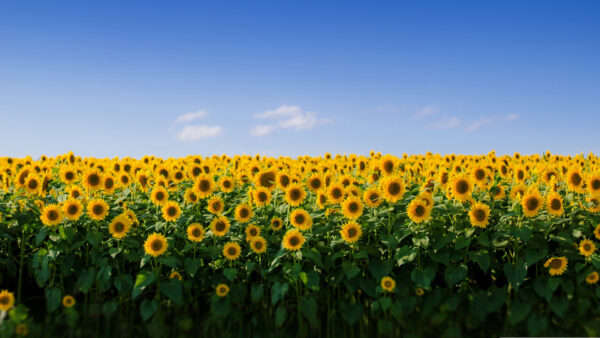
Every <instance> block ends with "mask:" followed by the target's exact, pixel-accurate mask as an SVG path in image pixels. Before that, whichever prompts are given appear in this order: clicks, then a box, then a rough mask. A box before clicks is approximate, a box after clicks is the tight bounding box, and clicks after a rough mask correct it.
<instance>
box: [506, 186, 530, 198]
mask: <svg viewBox="0 0 600 338" xmlns="http://www.w3.org/2000/svg"><path fill="white" fill-rule="evenodd" d="M526 192H527V186H526V185H524V184H517V185H514V186H513V187H512V189H511V190H510V199H512V200H513V201H516V200H520V199H521V198H523V195H525V193H526Z"/></svg>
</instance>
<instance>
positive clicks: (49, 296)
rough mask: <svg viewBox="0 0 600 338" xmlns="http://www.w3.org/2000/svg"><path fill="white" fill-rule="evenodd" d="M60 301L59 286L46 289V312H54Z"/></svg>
mask: <svg viewBox="0 0 600 338" xmlns="http://www.w3.org/2000/svg"><path fill="white" fill-rule="evenodd" d="M60 301H61V291H60V289H59V288H51V289H46V309H47V310H48V312H54V311H55V310H56V309H57V308H58V307H59V306H60Z"/></svg>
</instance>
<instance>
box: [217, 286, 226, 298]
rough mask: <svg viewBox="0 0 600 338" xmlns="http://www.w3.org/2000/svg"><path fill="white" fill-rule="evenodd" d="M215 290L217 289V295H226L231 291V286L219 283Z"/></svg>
mask: <svg viewBox="0 0 600 338" xmlns="http://www.w3.org/2000/svg"><path fill="white" fill-rule="evenodd" d="M215 290H216V293H217V296H219V297H225V296H227V294H228V293H229V286H227V285H225V284H219V285H217V287H216V288H215Z"/></svg>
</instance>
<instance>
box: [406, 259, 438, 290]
mask: <svg viewBox="0 0 600 338" xmlns="http://www.w3.org/2000/svg"><path fill="white" fill-rule="evenodd" d="M434 277H435V267H434V266H432V265H429V266H427V267H426V268H425V269H423V270H421V269H418V268H416V269H414V270H413V271H412V272H411V274H410V279H412V281H413V282H415V283H416V284H417V285H419V286H421V287H423V288H428V287H429V286H430V284H431V281H432V280H433V278H434Z"/></svg>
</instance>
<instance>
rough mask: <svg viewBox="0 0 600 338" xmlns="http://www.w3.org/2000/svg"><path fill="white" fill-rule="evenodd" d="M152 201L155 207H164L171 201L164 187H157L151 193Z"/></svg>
mask: <svg viewBox="0 0 600 338" xmlns="http://www.w3.org/2000/svg"><path fill="white" fill-rule="evenodd" d="M150 200H151V201H152V203H154V204H155V205H163V204H165V203H166V202H167V201H168V200H169V193H168V192H167V189H165V188H164V187H161V186H159V185H156V186H155V187H154V189H152V192H151V193H150Z"/></svg>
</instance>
